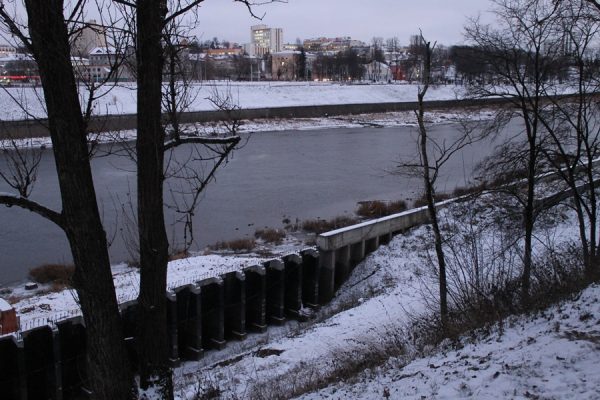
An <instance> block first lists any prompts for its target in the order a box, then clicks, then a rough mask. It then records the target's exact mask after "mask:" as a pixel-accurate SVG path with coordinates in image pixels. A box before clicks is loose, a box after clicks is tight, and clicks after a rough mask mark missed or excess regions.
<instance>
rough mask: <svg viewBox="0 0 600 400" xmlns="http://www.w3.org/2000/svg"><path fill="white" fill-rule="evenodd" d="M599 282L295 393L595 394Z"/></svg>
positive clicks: (599, 381) (599, 378)
mask: <svg viewBox="0 0 600 400" xmlns="http://www.w3.org/2000/svg"><path fill="white" fill-rule="evenodd" d="M599 300H600V285H593V286H591V287H589V288H588V289H586V290H584V291H583V292H582V293H581V294H580V295H579V296H577V298H575V299H574V300H573V301H566V302H563V303H562V304H559V305H557V306H554V307H551V308H550V309H548V310H546V311H543V312H540V313H537V314H535V315H531V316H523V317H513V318H510V319H508V320H507V321H504V328H503V329H499V328H495V329H494V330H493V332H492V333H491V334H485V335H483V334H482V335H479V336H477V337H476V338H472V337H465V338H463V339H462V343H461V345H462V346H464V347H462V348H460V349H450V348H444V347H442V348H440V349H439V350H438V351H437V352H434V353H432V354H431V355H430V356H428V357H424V358H418V359H416V360H414V361H412V362H410V363H409V364H407V365H402V361H401V360H398V359H391V360H390V361H388V362H387V363H386V364H385V365H384V366H383V367H381V368H378V369H376V370H373V371H365V372H364V373H362V374H360V375H359V376H358V377H357V379H356V381H355V382H352V383H339V384H336V385H333V386H331V387H329V388H327V389H324V390H321V391H318V392H316V393H311V394H307V395H305V396H302V397H300V398H301V399H305V400H316V399H324V398H327V399H381V398H386V394H387V398H390V399H434V398H435V399H457V398H476V399H500V398H502V399H505V398H511V399H515V398H516V399H525V398H528V399H575V398H576V399H598V398H600V374H599V373H598V368H597V366H598V365H599V364H600V301H599Z"/></svg>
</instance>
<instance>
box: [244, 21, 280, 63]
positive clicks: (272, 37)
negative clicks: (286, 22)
mask: <svg viewBox="0 0 600 400" xmlns="http://www.w3.org/2000/svg"><path fill="white" fill-rule="evenodd" d="M282 49H283V29H281V28H269V27H268V26H267V25H254V26H252V27H251V28H250V45H249V46H248V47H247V49H246V51H247V53H248V54H250V55H251V56H258V57H262V56H264V55H265V54H273V53H278V52H280V51H281V50H282Z"/></svg>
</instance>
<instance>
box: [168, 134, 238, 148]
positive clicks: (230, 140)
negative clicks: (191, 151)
mask: <svg viewBox="0 0 600 400" xmlns="http://www.w3.org/2000/svg"><path fill="white" fill-rule="evenodd" d="M240 140H241V138H240V137H239V136H228V137H224V138H210V137H200V136H187V137H186V136H184V137H181V138H177V139H173V140H170V141H168V142H166V143H165V146H164V149H165V151H166V150H170V149H173V148H175V147H177V146H180V145H182V144H189V143H194V144H233V145H234V146H235V145H237V144H238V143H239V142H240Z"/></svg>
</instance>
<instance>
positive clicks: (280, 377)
mask: <svg viewBox="0 0 600 400" xmlns="http://www.w3.org/2000/svg"><path fill="white" fill-rule="evenodd" d="M442 214H443V215H442V221H443V223H444V224H445V223H451V222H453V221H454V222H455V221H457V219H467V220H468V222H465V225H464V226H465V227H466V226H470V227H471V228H473V227H475V228H473V229H471V230H470V231H469V232H468V233H467V234H469V235H472V236H478V237H480V240H479V242H478V244H479V246H480V248H479V249H478V250H479V251H481V254H480V255H479V256H480V257H481V258H482V259H486V258H487V259H489V258H490V255H491V254H490V252H491V251H493V250H494V249H493V248H492V247H493V246H494V245H497V244H498V243H497V242H495V241H496V240H499V239H498V238H497V226H494V224H493V223H492V221H494V220H496V219H497V218H498V214H497V213H494V212H493V210H492V207H490V206H489V204H485V203H484V204H474V203H471V202H467V203H458V204H456V205H454V206H452V207H449V208H448V209H446V210H444V211H443V213H442ZM501 223H502V224H505V225H506V229H508V231H507V232H505V234H506V235H509V236H510V235H514V232H511V224H512V222H511V221H510V219H506V220H503V221H502V222H501ZM540 225H541V226H540V230H539V232H538V234H539V236H538V240H539V241H538V242H537V245H536V256H538V257H540V256H542V255H543V253H544V248H545V247H546V246H552V247H554V248H560V246H561V245H564V244H566V243H568V242H570V241H571V240H574V238H576V235H577V231H576V222H575V220H574V218H573V215H572V214H570V213H569V211H568V210H567V209H566V208H563V207H558V209H557V210H555V212H554V214H553V215H549V216H548V217H547V218H546V219H545V220H543V221H540ZM455 228H457V226H455ZM469 229H470V228H469ZM514 229H516V230H518V229H519V228H518V226H515V227H514ZM455 233H456V232H455ZM456 236H459V235H456ZM453 240H454V239H453ZM456 240H460V239H459V238H458V237H457V238H456ZM450 242H452V240H450ZM431 243H432V233H431V231H430V229H429V227H428V226H422V227H419V228H416V229H413V230H412V231H411V232H410V233H409V234H406V235H399V236H396V237H395V238H394V239H393V241H392V242H391V243H390V244H389V246H382V247H380V248H379V249H378V250H377V251H375V252H374V253H372V254H371V255H369V256H368V257H367V259H366V260H365V261H364V262H362V263H361V264H359V266H357V267H356V269H355V270H354V272H353V274H352V276H351V277H350V279H349V280H348V281H347V282H346V283H345V284H344V285H343V287H342V288H341V289H340V291H339V292H338V295H337V297H336V298H335V299H334V300H333V301H332V302H331V303H330V304H329V305H327V306H325V307H323V308H322V309H321V310H320V311H319V312H318V313H317V314H316V320H317V321H320V322H317V323H314V321H313V322H308V323H289V324H288V325H287V326H286V327H284V328H277V329H270V331H269V335H268V337H266V338H265V337H264V336H263V337H260V336H258V337H255V336H252V335H251V336H250V337H249V339H248V340H247V342H249V343H244V342H241V343H232V344H228V346H229V347H228V349H227V350H225V351H224V352H208V353H207V354H206V357H205V358H204V359H203V360H201V361H200V362H197V363H196V362H189V363H186V364H184V365H183V366H182V367H181V368H179V369H178V370H177V371H176V376H177V387H178V393H179V396H180V397H181V398H193V396H194V394H195V393H196V392H197V391H198V384H199V382H200V388H201V390H207V389H210V388H212V389H216V390H218V391H219V392H220V396H221V398H224V399H245V398H257V399H258V398H261V399H262V398H288V397H291V396H292V394H293V393H301V392H302V390H303V389H302V388H304V387H307V386H308V387H311V386H313V387H314V386H317V387H318V386H319V385H320V382H323V381H326V382H331V380H333V381H335V382H336V383H335V384H333V386H330V387H327V388H326V389H323V390H321V391H317V392H314V393H310V394H305V397H304V398H307V399H320V398H332V399H354V398H363V399H380V398H386V394H387V393H389V398H392V399H403V398H405V396H406V398H415V399H422V398H427V399H429V398H447V399H450V398H458V397H472V398H480V397H483V398H506V397H508V398H527V397H528V396H529V395H531V394H533V395H534V396H532V397H531V396H530V397H531V398H565V399H566V398H572V396H573V394H575V393H576V394H577V398H598V393H599V392H598V390H599V389H598V387H599V386H598V385H599V384H600V374H597V373H595V371H594V369H593V368H592V366H593V365H594V363H598V362H600V352H598V351H597V350H598V343H599V341H600V325H599V323H600V320H599V316H600V313H599V312H600V306H599V305H598V301H597V300H598V297H599V295H600V287H597V286H596V287H592V288H590V289H588V290H587V291H586V292H585V293H584V294H583V295H582V296H580V297H579V298H578V300H577V301H576V302H573V303H565V305H563V306H557V307H555V308H553V309H551V310H549V311H547V312H546V313H544V314H541V315H535V316H531V317H515V318H511V319H510V320H508V321H505V324H504V327H503V328H494V329H493V331H494V333H492V334H491V335H489V336H478V338H479V339H477V340H475V341H474V342H473V343H468V340H469V339H468V338H465V339H464V342H465V343H464V346H465V347H464V349H462V350H452V349H447V348H443V347H442V348H440V349H437V350H434V351H431V352H430V353H429V354H427V356H426V357H423V356H422V355H421V353H416V352H415V350H414V349H411V346H410V343H411V339H410V334H411V330H410V323H411V321H414V318H418V317H419V316H420V315H423V314H424V313H427V312H428V311H430V310H431V309H430V308H429V306H428V304H429V302H430V301H431V300H432V295H433V297H435V291H436V289H435V287H436V286H435V285H436V284H435V279H433V275H434V274H433V271H432V269H434V267H433V265H432V263H431V257H432V248H431ZM457 243H458V242H457ZM463 247H464V242H463ZM455 250H456V249H455ZM507 260H508V261H509V260H510V256H508V257H507ZM496 261H497V260H494V262H496ZM513 261H514V262H515V263H518V260H517V259H514V260H513ZM514 267H515V268H516V269H515V270H514V271H513V273H517V274H518V264H517V265H514ZM450 279H451V281H452V279H453V278H452V277H451V278H450ZM561 307H562V308H561ZM592 350H593V351H592ZM400 353H401V354H403V357H402V358H391V359H389V361H387V362H386V363H385V364H384V365H383V366H382V367H379V368H377V369H376V370H367V371H364V372H362V373H360V374H359V375H358V376H355V377H353V378H349V379H348V380H347V381H345V382H343V381H341V379H342V378H340V376H342V377H345V376H346V375H345V374H346V371H347V370H348V369H351V368H352V365H356V364H357V363H358V364H360V362H361V361H362V359H368V358H370V357H376V358H379V359H384V360H387V359H388V358H389V356H390V355H391V354H400ZM413 359H414V360H413ZM538 394H542V395H543V396H542V397H535V396H537V395H538ZM550 395H551V396H550ZM436 396H437V397H436ZM486 396H487V397H486ZM544 396H545V397H544Z"/></svg>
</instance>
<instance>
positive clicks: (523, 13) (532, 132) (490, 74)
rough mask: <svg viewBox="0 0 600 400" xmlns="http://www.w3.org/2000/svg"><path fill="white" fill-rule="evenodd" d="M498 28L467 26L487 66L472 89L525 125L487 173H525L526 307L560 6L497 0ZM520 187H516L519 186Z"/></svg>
mask: <svg viewBox="0 0 600 400" xmlns="http://www.w3.org/2000/svg"><path fill="white" fill-rule="evenodd" d="M494 4H495V8H494V14H495V16H496V18H497V22H496V24H495V25H494V26H490V25H484V24H482V23H480V22H479V21H478V20H473V21H471V23H470V24H469V25H468V26H467V27H466V29H465V31H466V38H467V40H469V41H470V42H471V43H472V44H474V46H475V47H474V49H475V51H476V52H478V56H479V58H480V60H482V61H484V62H485V64H486V72H485V75H484V77H483V79H482V80H481V81H479V82H476V83H475V84H473V85H472V86H470V87H469V89H470V94H471V95H472V96H473V97H475V98H486V97H501V98H504V99H506V100H508V101H509V102H510V104H511V105H512V106H513V107H514V109H502V110H500V111H499V112H500V113H504V114H505V115H504V116H502V119H504V120H505V121H510V120H511V117H514V116H518V117H519V119H520V120H521V121H522V123H523V124H524V132H523V135H519V136H518V137H516V138H515V139H516V140H515V141H513V143H512V144H513V145H512V146H511V144H510V143H508V144H507V145H505V146H503V147H502V148H501V151H500V152H499V153H498V154H497V157H496V158H495V159H491V162H490V163H488V168H487V171H488V172H494V171H495V172H496V173H497V172H498V171H500V172H503V173H507V172H508V173H515V172H522V173H523V175H524V177H525V179H526V184H525V190H524V192H522V191H520V190H515V191H514V194H515V196H516V199H517V200H518V201H519V203H520V204H521V205H522V209H523V229H524V238H523V273H522V278H521V285H522V301H523V303H524V304H527V303H528V299H529V289H530V286H531V282H530V280H531V268H532V241H533V237H534V236H533V232H534V224H535V220H536V216H537V209H536V204H535V189H536V182H537V175H538V174H539V172H540V163H541V161H542V160H541V157H540V154H541V146H542V144H543V142H544V139H545V136H544V132H543V126H542V123H541V113H542V108H543V97H544V94H545V92H544V87H545V82H546V81H547V80H548V79H551V78H552V71H553V68H554V66H555V63H556V59H557V57H558V55H559V48H560V46H558V42H557V41H558V39H559V36H557V31H556V24H554V22H553V21H554V20H555V18H556V17H557V15H558V9H559V7H558V3H556V2H552V1H550V0H533V1H528V0H495V1H494ZM515 188H516V187H515Z"/></svg>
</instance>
